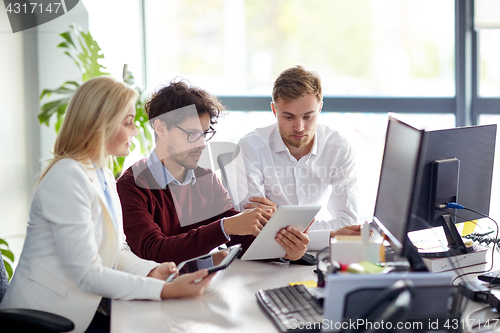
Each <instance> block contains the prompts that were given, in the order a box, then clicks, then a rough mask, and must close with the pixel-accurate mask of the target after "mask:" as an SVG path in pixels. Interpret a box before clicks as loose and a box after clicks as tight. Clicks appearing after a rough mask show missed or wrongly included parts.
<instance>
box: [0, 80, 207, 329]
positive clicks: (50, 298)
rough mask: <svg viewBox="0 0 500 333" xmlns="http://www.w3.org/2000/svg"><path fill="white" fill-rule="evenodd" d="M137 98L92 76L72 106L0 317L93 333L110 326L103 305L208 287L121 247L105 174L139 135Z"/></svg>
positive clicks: (117, 210)
mask: <svg viewBox="0 0 500 333" xmlns="http://www.w3.org/2000/svg"><path fill="white" fill-rule="evenodd" d="M136 98H137V93H136V92H135V91H134V90H133V89H131V88H130V87H128V86H127V85H125V84H124V83H121V82H118V81H116V80H115V79H113V78H111V77H99V78H95V79H92V80H89V81H87V82H85V83H84V84H83V85H82V86H81V87H80V88H79V89H78V91H77V92H76V93H75V95H74V96H73V98H72V99H71V101H70V104H69V106H68V110H67V113H66V117H65V119H64V122H63V125H62V127H61V131H60V133H59V135H58V137H57V139H56V143H55V146H54V158H53V160H52V161H51V163H50V165H49V166H48V168H47V169H46V170H45V171H44V172H43V174H42V176H41V178H40V180H39V183H38V185H37V188H36V191H35V194H34V197H33V202H32V205H31V211H30V220H29V222H28V228H27V233H26V240H25V243H24V248H23V251H22V254H21V258H20V260H19V263H18V266H17V269H16V272H15V274H14V277H13V279H12V282H11V284H10V286H9V288H8V290H7V293H6V294H5V297H4V299H3V301H2V303H1V304H0V308H3V309H5V308H28V309H39V310H44V311H48V312H52V313H55V314H58V315H61V316H64V317H67V318H69V319H70V320H72V321H73V322H74V323H75V330H74V332H84V331H86V330H87V329H88V330H87V332H91V331H92V330H93V329H94V325H95V323H96V320H97V319H99V320H98V321H102V320H103V318H104V320H103V321H104V323H105V325H104V326H105V328H106V326H108V325H109V320H108V321H107V322H106V317H103V316H102V314H101V313H102V312H106V309H105V308H106V305H107V304H108V302H106V301H105V300H106V298H109V299H123V300H131V299H150V300H160V299H163V298H175V297H189V296H197V295H201V294H202V293H203V291H204V289H205V287H206V286H207V284H208V282H209V281H210V279H211V276H208V277H207V274H208V272H207V271H206V270H200V271H198V272H196V273H193V274H186V275H183V276H180V277H178V278H177V279H175V280H174V281H173V282H169V283H167V282H165V279H166V278H167V277H168V276H169V275H170V274H171V273H173V272H175V270H176V267H175V264H174V263H163V264H158V263H155V262H153V261H146V260H142V259H139V258H138V257H136V256H135V255H134V254H133V253H132V252H131V251H130V249H129V247H128V246H127V244H126V243H125V236H124V234H123V226H122V211H121V205H120V202H119V198H118V195H117V192H116V186H115V181H114V178H113V175H112V174H111V172H110V171H109V169H108V168H107V167H106V166H107V165H109V162H110V159H111V158H112V156H126V155H128V154H129V147H130V144H131V141H132V137H133V136H134V135H137V129H136V127H135V125H134V116H135V108H134V105H135V101H136ZM200 279H201V281H199V280H200ZM195 281H196V282H195ZM102 300H104V301H102ZM96 311H98V313H96ZM93 318H94V320H93ZM91 322H92V325H90V324H91ZM89 325H90V327H89ZM107 329H109V327H107Z"/></svg>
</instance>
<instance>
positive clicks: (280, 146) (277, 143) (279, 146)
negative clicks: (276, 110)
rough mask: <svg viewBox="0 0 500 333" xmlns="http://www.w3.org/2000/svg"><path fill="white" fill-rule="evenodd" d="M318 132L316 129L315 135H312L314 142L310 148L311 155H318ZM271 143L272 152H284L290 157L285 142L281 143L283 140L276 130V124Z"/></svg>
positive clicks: (277, 129)
mask: <svg viewBox="0 0 500 333" xmlns="http://www.w3.org/2000/svg"><path fill="white" fill-rule="evenodd" d="M317 138H318V130H317V129H316V133H315V134H314V141H313V146H312V148H311V152H310V154H311V155H316V154H317V153H318V140H317ZM273 143H274V151H275V152H276V153H279V152H282V151H284V152H286V153H287V154H288V155H290V156H291V157H293V156H292V154H290V150H289V149H288V147H287V146H286V144H285V142H284V141H283V138H282V137H281V134H280V130H279V128H278V123H276V127H275V128H274V133H273Z"/></svg>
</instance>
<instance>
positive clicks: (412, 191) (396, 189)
mask: <svg viewBox="0 0 500 333" xmlns="http://www.w3.org/2000/svg"><path fill="white" fill-rule="evenodd" d="M423 149H425V131H423V130H418V129H416V128H414V127H412V126H410V125H408V124H405V123H404V122H402V121H399V120H397V119H396V118H394V117H391V116H390V117H389V122H388V125H387V133H386V139H385V147H384V154H383V158H382V168H381V170H380V179H379V184H378V192H377V199H376V202H375V210H374V213H373V224H374V225H375V227H376V228H377V229H378V230H379V231H380V232H381V233H383V234H384V235H385V237H386V239H387V240H388V241H389V243H390V244H391V247H392V248H393V249H394V251H395V252H396V253H398V254H400V255H403V256H405V257H407V258H408V260H409V261H410V265H413V264H412V260H413V259H411V258H410V255H411V252H414V250H415V249H414V247H413V246H412V244H411V243H410V242H409V240H408V236H407V232H408V224H409V221H410V219H411V216H412V214H413V213H414V209H415V207H416V199H417V194H418V193H419V190H420V188H419V184H420V178H421V175H420V172H421V170H422V168H421V167H420V164H421V157H422V156H424V154H423V153H424V151H423ZM416 259H417V260H419V258H418V254H417V258H416ZM424 266H425V265H424Z"/></svg>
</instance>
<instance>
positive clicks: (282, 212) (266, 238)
mask: <svg viewBox="0 0 500 333" xmlns="http://www.w3.org/2000/svg"><path fill="white" fill-rule="evenodd" d="M320 209H321V206H280V207H279V208H278V209H277V210H276V212H274V214H273V216H272V217H271V218H270V219H269V221H268V222H267V224H266V225H265V226H264V228H263V229H262V230H261V231H260V233H259V235H258V236H257V237H256V238H255V240H254V241H253V242H252V244H250V247H249V248H248V250H247V251H246V252H245V254H243V256H242V257H241V260H259V259H271V258H281V257H284V256H285V254H286V251H285V249H284V248H282V247H281V245H279V244H278V243H277V242H276V240H275V238H276V234H277V233H278V231H280V230H281V229H283V228H285V227H287V226H289V225H291V226H293V227H296V228H297V229H299V230H301V231H304V230H306V228H307V227H308V226H309V225H310V224H311V222H312V221H313V219H314V217H315V216H316V214H317V213H318V212H319V210H320Z"/></svg>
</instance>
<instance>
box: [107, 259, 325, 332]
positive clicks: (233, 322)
mask: <svg viewBox="0 0 500 333" xmlns="http://www.w3.org/2000/svg"><path fill="white" fill-rule="evenodd" d="M314 269H315V266H301V265H288V264H284V263H278V262H255V261H241V260H239V259H236V260H235V261H234V262H233V263H232V264H231V265H230V266H229V267H228V268H227V269H225V270H222V271H219V272H218V273H217V275H216V276H215V277H214V278H213V279H212V281H211V282H210V284H209V286H208V287H207V289H206V290H205V293H204V294H203V295H202V296H201V297H197V298H186V299H173V300H163V301H161V302H155V301H119V300H113V301H112V316H111V333H129V332H130V333H137V332H148V333H149V332H262V333H264V332H266V333H267V332H278V330H277V328H276V326H275V325H274V324H273V322H272V321H271V320H270V319H269V317H268V316H267V315H266V314H265V313H264V311H263V310H262V309H261V308H260V306H259V304H258V303H257V299H256V298H255V293H256V292H257V291H258V290H259V289H269V288H276V287H281V286H284V285H286V284H287V283H288V282H294V281H306V280H315V281H316V274H314V273H313V270H314Z"/></svg>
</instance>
